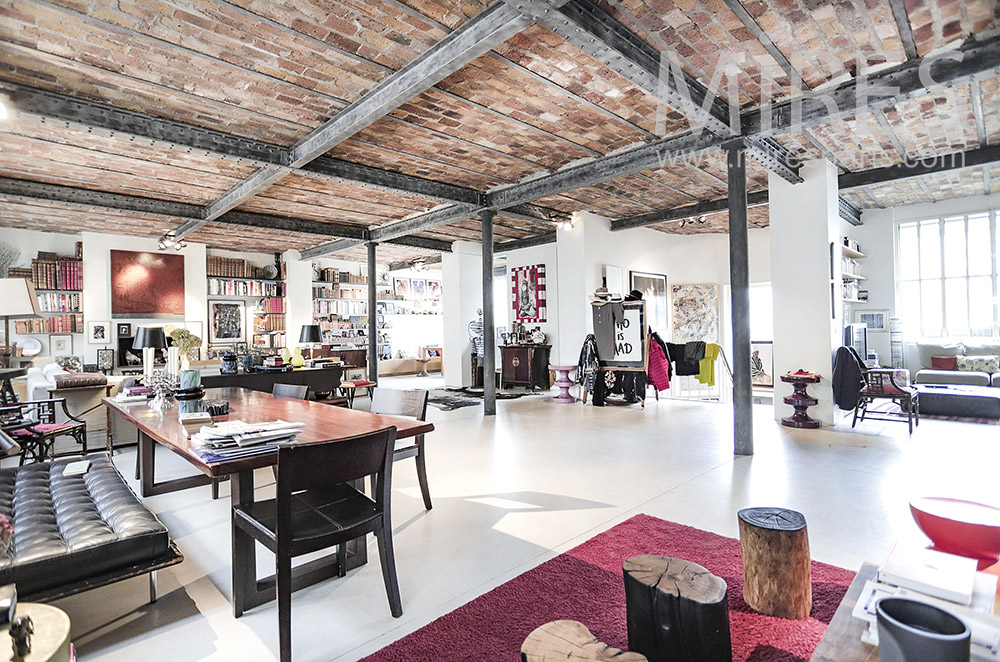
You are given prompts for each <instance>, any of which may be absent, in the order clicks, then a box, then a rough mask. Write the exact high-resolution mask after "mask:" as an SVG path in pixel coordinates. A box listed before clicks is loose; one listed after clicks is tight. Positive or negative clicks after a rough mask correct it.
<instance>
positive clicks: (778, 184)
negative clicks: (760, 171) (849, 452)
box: [768, 160, 843, 425]
mask: <svg viewBox="0 0 1000 662" xmlns="http://www.w3.org/2000/svg"><path fill="white" fill-rule="evenodd" d="M799 174H800V175H801V176H802V178H803V179H804V180H805V181H804V182H803V183H801V184H789V183H788V182H787V181H785V180H784V179H782V178H780V177H778V176H777V175H775V174H774V173H769V174H768V193H769V206H770V222H771V287H772V291H773V295H774V373H775V374H774V382H775V398H774V403H775V404H774V412H775V417H776V418H782V417H784V416H790V415H791V414H792V408H791V406H790V405H786V404H784V402H783V401H782V398H783V397H784V396H787V395H790V394H791V392H792V387H791V385H790V384H785V383H784V382H781V381H780V379H779V377H780V376H781V375H783V374H785V373H787V372H789V371H795V370H798V369H800V368H801V369H803V370H808V371H811V372H815V373H818V374H820V375H821V376H822V378H823V379H822V381H821V382H820V383H819V384H813V385H810V386H809V394H810V395H812V396H813V397H814V398H817V399H818V400H819V404H818V405H816V406H814V407H810V408H809V411H808V414H809V416H810V417H812V418H815V419H817V420H819V421H821V422H822V423H823V424H824V425H832V424H833V423H835V422H836V421H837V420H839V418H840V417H841V414H840V413H838V412H840V410H839V409H837V407H836V405H834V403H833V388H832V382H831V380H832V377H833V357H834V354H835V352H836V350H837V348H838V347H840V344H841V334H842V331H841V329H842V328H843V326H842V320H841V315H842V309H843V306H842V304H841V291H840V254H839V251H838V253H837V254H836V255H835V256H834V257H835V259H834V260H833V269H834V272H833V273H832V274H831V264H830V262H831V259H830V250H831V249H830V244H831V242H833V243H836V242H837V241H838V240H839V234H840V216H839V213H838V204H837V194H838V189H837V170H836V168H835V167H834V166H833V165H832V164H831V163H830V162H829V161H826V160H818V161H810V162H808V163H806V164H804V165H803V166H802V169H801V171H800V172H799Z"/></svg>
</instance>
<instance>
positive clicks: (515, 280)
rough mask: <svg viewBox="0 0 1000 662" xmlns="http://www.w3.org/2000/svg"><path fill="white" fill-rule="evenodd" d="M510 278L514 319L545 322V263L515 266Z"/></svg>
mask: <svg viewBox="0 0 1000 662" xmlns="http://www.w3.org/2000/svg"><path fill="white" fill-rule="evenodd" d="M510 280H511V290H512V292H513V296H512V297H511V300H512V301H513V305H514V319H515V320H517V321H518V322H544V321H545V320H546V309H545V300H546V297H545V265H544V264H534V265H531V266H528V267H515V268H513V269H511V270H510Z"/></svg>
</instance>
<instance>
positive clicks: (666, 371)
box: [646, 340, 670, 391]
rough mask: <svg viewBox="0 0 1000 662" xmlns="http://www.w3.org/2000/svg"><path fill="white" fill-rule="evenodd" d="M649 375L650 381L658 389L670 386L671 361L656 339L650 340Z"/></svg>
mask: <svg viewBox="0 0 1000 662" xmlns="http://www.w3.org/2000/svg"><path fill="white" fill-rule="evenodd" d="M646 374H647V375H648V376H649V383H650V384H652V385H653V388H655V389H656V390H657V391H663V390H665V389H668V388H670V361H668V360H667V354H666V352H665V351H664V350H663V347H662V346H661V345H660V343H658V342H656V341H655V340H650V342H649V368H648V369H647V370H646Z"/></svg>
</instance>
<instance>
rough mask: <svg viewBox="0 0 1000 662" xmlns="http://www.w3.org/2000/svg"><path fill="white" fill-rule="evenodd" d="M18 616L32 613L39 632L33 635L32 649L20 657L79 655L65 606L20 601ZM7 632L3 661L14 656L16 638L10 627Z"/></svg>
mask: <svg viewBox="0 0 1000 662" xmlns="http://www.w3.org/2000/svg"><path fill="white" fill-rule="evenodd" d="M14 615H15V616H30V617H31V622H32V625H33V626H34V628H35V633H34V634H33V635H32V637H31V652H30V653H28V654H27V655H26V656H25V657H23V658H22V657H19V658H17V659H18V660H21V661H22V662H73V660H76V655H75V654H74V653H73V646H72V644H70V641H69V630H70V622H69V616H67V615H66V612H64V611H63V610H61V609H59V608H57V607H53V606H52V605H46V604H40V603H35V602H19V603H18V604H17V608H16V609H15V610H14ZM2 634H3V642H4V643H3V646H2V651H3V652H0V661H3V662H7V661H8V660H13V659H14V654H13V653H14V650H13V646H12V645H11V643H12V640H11V638H10V637H9V636H8V635H7V630H6V627H5V628H4V631H3V632H2Z"/></svg>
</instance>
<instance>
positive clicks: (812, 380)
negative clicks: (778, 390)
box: [781, 375, 821, 428]
mask: <svg viewBox="0 0 1000 662" xmlns="http://www.w3.org/2000/svg"><path fill="white" fill-rule="evenodd" d="M820 379H821V378H820V376H819V375H782V376H781V381H783V382H785V383H786V384H791V385H792V388H793V389H794V390H795V392H794V393H792V394H791V395H790V396H788V397H786V398H785V399H784V401H785V404H786V405H791V406H792V407H793V408H794V409H795V413H794V414H792V415H791V416H786V417H785V418H783V419H781V424H782V425H787V426H788V427H790V428H818V427H820V425H821V423H820V422H819V421H817V420H816V419H814V418H809V416H808V415H806V409H808V408H809V407H812V406H815V405H817V404H819V400H817V399H816V398H814V397H812V396H810V395H809V394H808V393H807V392H806V386H808V385H809V384H818V383H819V380H820Z"/></svg>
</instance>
